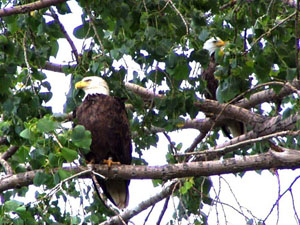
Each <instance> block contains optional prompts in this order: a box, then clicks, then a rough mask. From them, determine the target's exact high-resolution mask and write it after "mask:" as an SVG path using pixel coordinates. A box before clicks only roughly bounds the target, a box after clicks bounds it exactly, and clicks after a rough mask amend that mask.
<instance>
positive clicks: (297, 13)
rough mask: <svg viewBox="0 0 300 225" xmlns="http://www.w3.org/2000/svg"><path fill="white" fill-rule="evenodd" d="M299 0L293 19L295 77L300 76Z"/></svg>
mask: <svg viewBox="0 0 300 225" xmlns="http://www.w3.org/2000/svg"><path fill="white" fill-rule="evenodd" d="M299 4H300V2H299V0H297V7H296V19H295V36H296V38H295V40H296V43H295V44H296V71H297V79H298V80H299V78H300V72H299V27H298V25H299Z"/></svg>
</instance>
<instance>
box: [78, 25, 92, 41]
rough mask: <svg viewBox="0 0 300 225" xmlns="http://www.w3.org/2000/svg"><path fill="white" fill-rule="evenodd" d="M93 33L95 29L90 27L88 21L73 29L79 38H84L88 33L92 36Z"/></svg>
mask: <svg viewBox="0 0 300 225" xmlns="http://www.w3.org/2000/svg"><path fill="white" fill-rule="evenodd" d="M88 32H89V33H88ZM93 34H94V31H93V29H90V27H89V24H88V23H84V24H81V25H79V26H78V27H76V28H75V29H74V31H73V35H74V36H75V37H76V38H78V39H83V38H85V37H87V35H88V36H91V35H93Z"/></svg>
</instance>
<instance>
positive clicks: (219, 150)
mask: <svg viewBox="0 0 300 225" xmlns="http://www.w3.org/2000/svg"><path fill="white" fill-rule="evenodd" d="M299 134H300V131H290V130H287V131H280V132H276V133H274V134H268V135H265V136H262V137H258V138H252V139H249V140H245V141H240V142H238V143H235V144H232V145H228V146H225V147H222V148H215V147H213V148H211V149H210V150H206V151H199V152H187V153H183V154H177V155H175V156H190V155H209V154H223V152H224V151H225V150H227V151H228V150H230V149H237V148H238V147H240V146H243V145H248V144H254V143H256V142H261V141H264V140H267V139H270V138H273V137H276V136H286V135H291V136H297V135H299Z"/></svg>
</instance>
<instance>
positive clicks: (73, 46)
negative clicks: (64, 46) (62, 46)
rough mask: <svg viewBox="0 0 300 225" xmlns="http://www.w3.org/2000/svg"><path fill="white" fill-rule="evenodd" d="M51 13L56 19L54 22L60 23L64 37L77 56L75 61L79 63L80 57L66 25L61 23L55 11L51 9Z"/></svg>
mask: <svg viewBox="0 0 300 225" xmlns="http://www.w3.org/2000/svg"><path fill="white" fill-rule="evenodd" d="M50 12H51V15H52V17H53V18H54V20H55V21H56V22H57V23H58V25H59V28H60V30H61V32H62V33H63V35H64V36H65V38H66V39H67V41H68V43H69V45H70V47H71V49H72V53H73V54H74V56H75V59H76V62H77V63H79V56H78V51H77V49H76V47H75V44H74V42H73V41H72V39H71V37H70V36H69V34H68V33H67V31H66V29H65V27H64V25H63V24H62V23H61V22H60V20H59V18H58V15H57V14H56V12H55V11H54V9H52V8H50Z"/></svg>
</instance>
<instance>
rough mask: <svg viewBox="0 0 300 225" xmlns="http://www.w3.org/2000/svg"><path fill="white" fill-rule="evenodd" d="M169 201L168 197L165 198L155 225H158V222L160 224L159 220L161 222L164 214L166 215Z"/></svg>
mask: <svg viewBox="0 0 300 225" xmlns="http://www.w3.org/2000/svg"><path fill="white" fill-rule="evenodd" d="M169 200H170V196H169V197H167V198H166V200H165V204H164V206H163V208H162V210H161V212H160V215H159V217H158V220H157V222H156V225H159V224H160V222H161V220H162V218H163V217H164V215H165V213H166V210H167V208H168V204H169Z"/></svg>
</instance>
